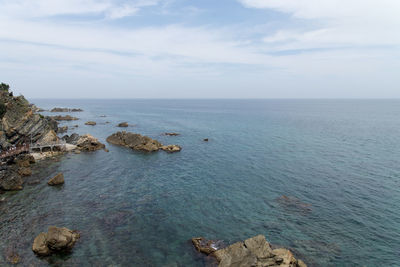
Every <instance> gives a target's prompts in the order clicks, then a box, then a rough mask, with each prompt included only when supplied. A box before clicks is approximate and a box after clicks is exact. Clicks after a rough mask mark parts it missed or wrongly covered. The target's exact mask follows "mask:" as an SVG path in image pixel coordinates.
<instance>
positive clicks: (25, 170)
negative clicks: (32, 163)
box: [18, 167, 32, 176]
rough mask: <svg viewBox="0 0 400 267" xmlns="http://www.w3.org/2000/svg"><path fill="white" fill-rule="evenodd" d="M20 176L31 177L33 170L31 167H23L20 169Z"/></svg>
mask: <svg viewBox="0 0 400 267" xmlns="http://www.w3.org/2000/svg"><path fill="white" fill-rule="evenodd" d="M18 174H19V175H21V176H31V175H32V170H31V168H29V167H21V168H19V169H18Z"/></svg>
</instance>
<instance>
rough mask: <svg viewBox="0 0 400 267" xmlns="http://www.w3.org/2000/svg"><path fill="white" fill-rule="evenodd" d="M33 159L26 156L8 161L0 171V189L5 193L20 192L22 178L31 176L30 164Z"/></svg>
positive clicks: (33, 161) (19, 156)
mask: <svg viewBox="0 0 400 267" xmlns="http://www.w3.org/2000/svg"><path fill="white" fill-rule="evenodd" d="M33 163H35V159H34V158H33V157H32V156H31V155H28V154H22V155H18V156H16V157H15V158H12V159H10V160H9V161H8V162H7V163H6V165H3V166H1V169H0V189H2V190H6V191H14V190H21V189H22V185H23V183H24V177H26V176H30V175H32V170H31V168H30V166H31V164H33Z"/></svg>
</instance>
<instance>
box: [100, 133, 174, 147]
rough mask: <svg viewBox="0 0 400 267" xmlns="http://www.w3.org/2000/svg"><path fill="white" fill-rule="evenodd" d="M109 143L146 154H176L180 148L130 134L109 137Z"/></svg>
mask: <svg viewBox="0 0 400 267" xmlns="http://www.w3.org/2000/svg"><path fill="white" fill-rule="evenodd" d="M106 140H107V142H109V143H110V144H114V145H120V146H125V147H129V148H131V149H133V150H140V151H146V152H153V151H158V150H160V149H163V150H166V151H170V152H175V151H176V150H177V149H178V147H179V146H174V145H173V146H174V147H172V146H163V145H162V144H161V143H160V142H158V141H157V140H154V139H151V138H150V137H148V136H143V135H140V134H136V133H130V132H125V131H123V132H116V133H114V134H112V135H110V136H109V137H107V139H106ZM179 150H180V147H179Z"/></svg>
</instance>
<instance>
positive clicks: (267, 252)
mask: <svg viewBox="0 0 400 267" xmlns="http://www.w3.org/2000/svg"><path fill="white" fill-rule="evenodd" d="M192 242H193V244H194V246H195V247H196V249H197V250H198V251H200V252H203V253H205V254H207V255H212V256H213V257H215V258H216V260H217V261H218V263H219V264H218V266H219V267H233V266H235V267H248V266H260V267H261V266H263V267H264V266H265V267H267V266H271V267H272V266H273V267H277V266H280V267H307V265H306V264H304V262H303V261H301V260H297V259H296V258H295V257H294V256H293V254H292V253H291V252H290V251H289V250H287V249H285V248H278V249H272V247H271V245H270V244H269V243H268V242H267V240H266V239H265V236H263V235H258V236H255V237H252V238H249V239H246V240H245V241H240V242H237V243H234V244H232V245H230V246H228V247H226V248H223V249H216V250H213V248H212V247H210V245H208V244H211V243H210V242H211V241H207V240H204V239H203V238H195V240H194V241H193V239H192Z"/></svg>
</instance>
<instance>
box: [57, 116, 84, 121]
mask: <svg viewBox="0 0 400 267" xmlns="http://www.w3.org/2000/svg"><path fill="white" fill-rule="evenodd" d="M51 118H53V119H55V120H56V121H76V120H79V119H78V118H76V117H72V116H70V115H66V116H62V115H57V116H52V117H51Z"/></svg>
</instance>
